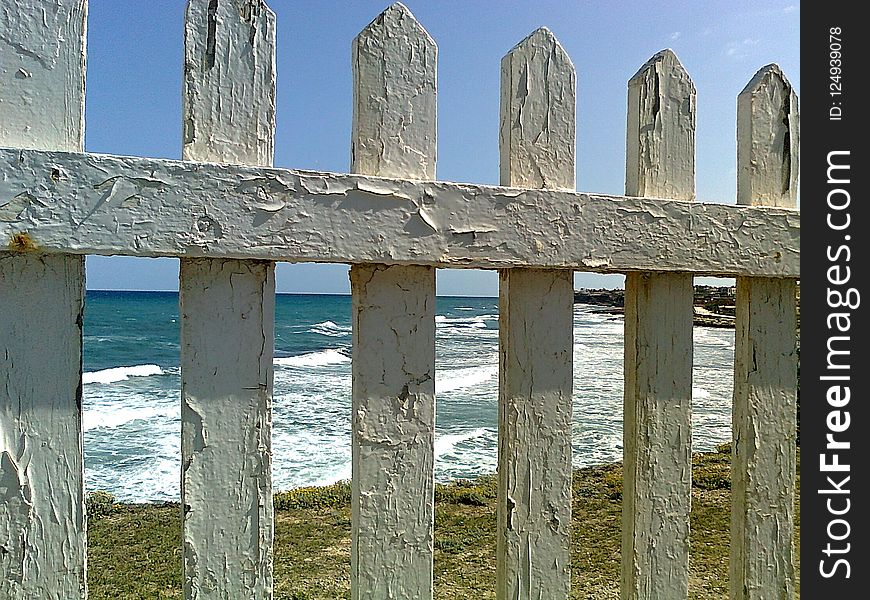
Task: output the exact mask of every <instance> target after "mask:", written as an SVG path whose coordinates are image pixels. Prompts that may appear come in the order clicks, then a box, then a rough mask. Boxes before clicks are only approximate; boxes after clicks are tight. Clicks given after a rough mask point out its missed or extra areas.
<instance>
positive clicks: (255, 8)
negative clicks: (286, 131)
mask: <svg viewBox="0 0 870 600" xmlns="http://www.w3.org/2000/svg"><path fill="white" fill-rule="evenodd" d="M182 103H183V125H184V139H183V152H182V153H183V158H184V159H185V160H198V161H212V162H231V163H236V164H245V165H271V164H272V160H273V157H274V154H275V141H274V138H275V13H274V12H272V10H271V9H270V8H269V7H268V6H267V5H266V3H265V2H264V1H263V0H220V1H217V0H189V2H188V4H187V12H186V15H185V26H184V87H183V91H182Z"/></svg>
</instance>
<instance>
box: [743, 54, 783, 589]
mask: <svg viewBox="0 0 870 600" xmlns="http://www.w3.org/2000/svg"><path fill="white" fill-rule="evenodd" d="M799 138H800V125H799V115H798V99H797V95H796V94H795V93H794V90H793V89H792V86H791V84H790V83H789V82H788V80H787V79H786V78H785V76H784V75H783V73H782V71H781V70H780V68H779V67H778V66H777V65H768V66H766V67H764V68H763V69H761V70H760V71H759V72H758V73H756V74H755V76H754V77H753V78H752V80H750V82H749V83H748V84H747V85H746V88H744V90H743V91H742V92H741V93H740V95H739V96H738V97H737V173H738V175H737V202H738V203H739V204H743V205H750V206H782V207H788V208H794V207H795V205H796V201H797V181H798V164H799V157H798V152H799ZM795 292H796V281H795V280H794V279H783V278H766V277H738V278H737V313H736V325H735V343H734V405H733V411H734V412H733V422H732V440H733V443H732V455H733V456H732V458H733V460H732V466H731V478H732V490H731V500H732V501H731V561H730V578H731V598H732V600H763V599H765V600H766V599H770V598H791V597H792V596H793V594H794V501H795V477H796V475H795V473H796V457H795V444H796V440H797V432H796V409H797V395H796V390H797V348H796V337H795V330H796V310H797V307H796V298H795Z"/></svg>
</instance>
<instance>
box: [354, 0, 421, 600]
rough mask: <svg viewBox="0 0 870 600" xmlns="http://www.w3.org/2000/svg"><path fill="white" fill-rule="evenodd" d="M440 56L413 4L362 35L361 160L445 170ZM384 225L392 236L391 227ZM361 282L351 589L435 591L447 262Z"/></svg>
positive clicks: (359, 272)
mask: <svg viewBox="0 0 870 600" xmlns="http://www.w3.org/2000/svg"><path fill="white" fill-rule="evenodd" d="M436 61H437V49H436V46H435V42H433V41H432V38H431V37H429V34H428V33H427V32H426V30H424V29H423V27H422V26H420V24H419V23H418V22H417V21H416V19H414V16H413V15H412V14H411V13H410V11H408V9H407V8H405V7H404V6H403V5H402V4H398V3H397V4H393V5H392V6H391V7H389V8H388V9H387V10H385V11H384V12H383V13H381V15H380V16H378V17H377V18H376V19H375V20H374V21H372V23H371V24H369V25H368V26H367V27H366V28H365V29H363V30H362V32H361V33H360V34H359V35H358V36H357V37H356V39H355V40H354V43H353V81H354V94H353V98H354V103H353V106H354V109H353V133H352V137H351V156H352V164H351V168H352V169H353V171H354V172H357V173H368V174H372V175H392V176H397V177H407V178H409V179H432V178H434V177H435V158H436V157H435V140H436V128H435V103H436V91H435V87H436V81H435V69H436ZM373 191H374V190H373ZM374 193H375V194H377V191H374ZM374 197H375V198H377V196H374ZM372 204H373V205H374V206H372ZM378 204H380V202H378V201H377V200H375V201H374V202H371V201H370V209H369V210H377V208H376V206H377V205H378ZM423 215H425V209H423V208H421V209H420V217H419V218H420V221H419V222H418V223H416V224H415V225H416V227H417V229H418V230H419V229H420V228H421V227H422V228H425V226H426V224H425V222H424V221H425V219H424V217H423ZM347 233H349V232H347V231H345V232H344V234H347ZM374 233H375V234H376V235H377V236H378V237H380V238H381V240H382V243H383V244H384V246H385V247H386V246H389V245H390V244H391V243H392V241H391V240H390V238H389V235H390V234H391V232H389V231H384V230H374ZM350 282H351V295H352V305H353V307H352V310H353V317H352V322H353V363H352V377H353V391H352V403H351V404H352V409H351V410H352V414H353V427H352V435H351V440H352V481H353V483H352V500H351V521H352V525H351V531H352V533H351V597H352V598H354V599H367V598H391V599H395V600H415V599H420V600H425V599H427V598H432V592H433V589H432V586H433V553H434V533H433V528H434V518H435V510H434V493H435V478H434V462H435V269H434V268H432V267H429V266H397V265H393V266H388V265H384V264H355V265H353V266H352V267H351V270H350Z"/></svg>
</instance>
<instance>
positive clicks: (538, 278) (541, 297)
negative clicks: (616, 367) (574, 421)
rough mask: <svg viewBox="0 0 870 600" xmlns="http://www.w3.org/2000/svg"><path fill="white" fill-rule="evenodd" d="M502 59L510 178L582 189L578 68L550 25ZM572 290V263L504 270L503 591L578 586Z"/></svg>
mask: <svg viewBox="0 0 870 600" xmlns="http://www.w3.org/2000/svg"><path fill="white" fill-rule="evenodd" d="M501 64H502V76H501V77H502V79H501V136H500V151H501V152H500V153H501V183H502V184H503V185H509V186H522V187H548V188H559V189H566V188H567V189H569V190H573V189H574V155H575V150H574V130H575V124H574V123H575V117H574V112H575V88H576V77H575V73H574V65H572V64H571V60H570V59H569V58H568V55H567V54H566V53H565V51H564V49H563V48H562V47H561V45H559V42H558V41H557V40H556V38H555V36H554V35H553V34H552V33H551V32H550V31H549V30H547V29H544V28H542V29H538V30H537V31H535V32H534V33H532V34H531V35H529V36H528V37H527V38H525V39H524V40H523V41H522V42H520V43H519V44H517V46H516V47H514V48H513V50H511V51H510V52H509V53H508V54H507V55H506V56H505V57H504V58H503V59H502V63H501ZM573 288H574V286H573V277H572V273H571V271H570V270H569V269H563V270H543V269H505V270H502V271H501V272H500V279H499V356H500V359H499V362H500V364H499V430H498V433H499V443H498V449H499V457H498V477H499V499H498V519H497V523H498V525H497V552H496V556H497V577H498V580H497V586H496V596H497V597H498V598H500V599H502V600H508V599H517V600H519V599H524V600H525V599H528V600H531V599H533V598H553V599H558V598H565V599H567V598H568V595H569V593H570V591H571V572H570V563H571V556H570V547H571V544H570V539H569V535H570V530H571V409H572V388H573V369H572V358H573V347H574V344H573V320H574V312H573V308H574V289H573Z"/></svg>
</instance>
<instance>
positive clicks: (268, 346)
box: [179, 0, 275, 600]
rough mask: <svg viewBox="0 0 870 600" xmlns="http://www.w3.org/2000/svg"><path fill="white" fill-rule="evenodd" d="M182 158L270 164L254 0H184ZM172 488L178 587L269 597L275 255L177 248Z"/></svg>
mask: <svg viewBox="0 0 870 600" xmlns="http://www.w3.org/2000/svg"><path fill="white" fill-rule="evenodd" d="M184 34H185V37H184V42H185V48H184V50H185V51H184V54H185V64H184V88H183V94H182V103H183V108H184V111H183V112H184V118H183V130H184V140H183V144H184V145H183V150H182V155H183V157H184V159H186V160H201V161H210V162H232V163H241V164H246V165H262V166H269V165H271V164H272V157H273V153H274V133H275V15H274V14H273V13H272V11H271V10H270V9H269V7H268V6H266V4H265V2H263V1H262V0H191V1H190V2H189V3H188V7H187V15H186V23H185V29H184ZM179 290H180V294H179V298H180V304H181V440H182V443H181V454H182V469H181V470H182V474H181V482H182V483H181V496H182V504H183V518H182V538H183V558H184V562H183V564H184V591H185V597H186V598H190V599H198V600H210V599H215V600H217V599H227V600H230V599H235V598H251V599H258V600H259V599H263V600H265V599H269V598H271V597H272V585H273V582H272V540H273V537H274V525H273V508H272V474H271V460H272V439H271V434H272V430H271V428H272V381H273V373H272V369H273V367H272V355H273V348H274V336H275V334H274V330H275V265H274V263H272V262H267V261H254V260H236V259H210V258H200V259H187V258H186V259H182V261H181V269H180V283H179Z"/></svg>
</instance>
